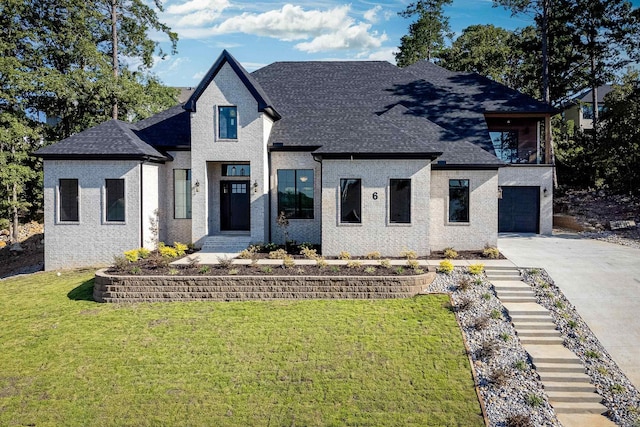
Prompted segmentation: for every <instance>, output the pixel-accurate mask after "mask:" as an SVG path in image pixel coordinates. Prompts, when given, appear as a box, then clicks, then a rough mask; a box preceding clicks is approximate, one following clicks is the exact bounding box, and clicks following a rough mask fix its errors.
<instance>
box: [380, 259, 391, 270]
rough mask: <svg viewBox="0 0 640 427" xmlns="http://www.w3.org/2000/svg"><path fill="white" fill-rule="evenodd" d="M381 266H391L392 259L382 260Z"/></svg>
mask: <svg viewBox="0 0 640 427" xmlns="http://www.w3.org/2000/svg"><path fill="white" fill-rule="evenodd" d="M380 267H382V268H391V261H389V260H388V259H383V260H380Z"/></svg>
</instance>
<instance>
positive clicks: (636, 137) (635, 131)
mask: <svg viewBox="0 0 640 427" xmlns="http://www.w3.org/2000/svg"><path fill="white" fill-rule="evenodd" d="M605 101H606V105H607V108H606V109H605V110H604V112H603V113H602V129H601V138H600V141H599V146H600V147H601V151H602V153H601V157H602V158H603V159H606V163H604V164H603V167H602V170H601V171H600V175H601V176H602V178H603V180H604V183H605V184H606V185H608V186H609V188H611V189H612V190H614V191H616V192H620V193H636V194H640V127H638V123H640V72H638V71H634V70H628V71H627V73H626V74H625V75H624V76H623V77H622V78H621V81H620V82H619V83H618V84H614V85H613V90H612V91H611V92H610V93H609V94H607V96H606V97H605Z"/></svg>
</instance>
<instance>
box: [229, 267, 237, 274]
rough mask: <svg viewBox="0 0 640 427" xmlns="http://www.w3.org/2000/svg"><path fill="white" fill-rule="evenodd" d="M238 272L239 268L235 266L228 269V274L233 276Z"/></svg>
mask: <svg viewBox="0 0 640 427" xmlns="http://www.w3.org/2000/svg"><path fill="white" fill-rule="evenodd" d="M238 273H239V270H238V269H237V268H232V269H230V270H229V276H235V275H236V274H238Z"/></svg>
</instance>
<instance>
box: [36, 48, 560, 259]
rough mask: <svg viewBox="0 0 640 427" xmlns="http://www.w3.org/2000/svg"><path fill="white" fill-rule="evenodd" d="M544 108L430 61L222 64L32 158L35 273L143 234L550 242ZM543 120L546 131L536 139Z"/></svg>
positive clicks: (368, 241)
mask: <svg viewBox="0 0 640 427" xmlns="http://www.w3.org/2000/svg"><path fill="white" fill-rule="evenodd" d="M551 113H553V110H551V109H550V107H548V106H547V105H545V104H543V103H541V102H538V101H536V100H534V99H533V98H530V97H528V96H525V95H522V94H520V93H518V92H516V91H514V90H511V89H508V88H507V87H505V86H503V85H500V84H498V83H495V82H492V81H490V80H488V79H486V78H483V77H481V76H479V75H477V74H469V73H457V72H450V71H447V70H445V69H443V68H440V67H438V66H436V65H433V64H431V63H429V62H426V61H425V62H420V63H417V64H414V65H412V66H410V67H407V68H404V69H401V68H398V67H396V66H394V65H392V64H390V63H388V62H358V61H350V62H278V63H274V64H271V65H269V66H266V67H264V68H262V69H259V70H257V71H255V72H253V73H248V72H247V71H246V70H245V69H244V68H243V67H242V66H241V65H240V63H238V62H237V61H236V60H235V59H234V58H233V57H232V56H231V55H230V54H229V53H228V52H226V51H224V52H223V53H222V54H221V55H220V57H219V58H218V59H217V60H216V61H215V63H214V64H213V66H212V67H211V69H210V70H209V72H208V73H207V74H206V76H205V77H204V78H203V80H202V82H201V83H200V84H199V86H198V87H197V88H196V89H195V91H194V92H193V94H192V95H191V97H190V98H189V100H188V101H187V102H186V103H185V104H184V105H179V106H176V107H173V108H170V109H168V110H167V111H164V112H162V113H159V114H157V115H155V116H153V117H151V118H148V119H146V120H142V121H140V122H138V123H134V124H129V123H124V122H121V121H117V120H111V121H108V122H105V123H102V124H101V125H98V126H96V127H94V128H91V129H88V130H85V131H83V132H81V133H78V134H76V135H74V136H72V137H70V138H67V139H65V140H62V141H60V142H59V143H57V144H54V145H51V146H48V147H45V148H42V149H40V150H38V152H37V153H36V155H38V156H40V157H42V158H43V159H44V198H45V212H46V214H45V268H46V269H48V270H51V269H56V268H63V267H75V266H81V265H91V264H100V263H109V262H111V261H112V260H113V256H114V255H115V254H120V253H122V252H123V251H125V250H128V249H132V248H136V247H139V246H146V247H153V245H154V241H155V240H156V238H159V240H160V241H165V242H168V243H172V242H174V241H180V242H193V243H194V244H195V245H196V247H202V246H205V247H206V248H210V249H212V250H213V248H212V245H214V242H218V241H221V239H226V240H224V241H225V242H226V244H232V243H234V242H235V243H237V244H238V246H242V245H246V244H247V243H248V242H269V241H274V242H280V243H282V242H283V240H284V236H283V230H282V229H281V228H280V227H279V226H278V223H277V217H278V214H279V213H280V212H284V213H285V215H286V216H287V217H288V218H289V226H288V230H287V231H288V235H289V238H290V239H292V240H296V241H297V242H311V243H314V244H321V245H322V253H323V254H324V255H327V256H332V255H337V254H338V253H339V252H340V251H343V250H346V251H349V252H350V253H351V254H352V255H364V254H366V253H368V252H371V251H380V252H381V253H382V254H384V255H386V256H397V255H399V254H400V252H401V251H403V250H406V249H411V250H415V251H417V252H418V253H420V254H428V253H429V252H430V251H433V250H442V249H444V248H447V247H453V248H455V249H457V250H475V249H482V248H484V247H485V246H486V245H490V246H495V245H496V243H497V236H498V232H502V231H505V232H532V233H544V234H549V233H551V229H552V169H553V167H552V166H551V165H550V164H549V163H550V162H549V153H550V150H549V149H548V146H547V142H545V141H548V138H545V137H544V136H543V133H545V132H543V130H542V129H543V128H544V129H546V130H547V131H548V130H549V126H548V123H549V118H550V114H551ZM545 123H546V124H547V125H546V126H545Z"/></svg>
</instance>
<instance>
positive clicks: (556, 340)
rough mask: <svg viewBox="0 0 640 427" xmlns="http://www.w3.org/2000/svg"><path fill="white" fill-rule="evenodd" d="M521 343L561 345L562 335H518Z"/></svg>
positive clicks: (562, 341)
mask: <svg viewBox="0 0 640 427" xmlns="http://www.w3.org/2000/svg"><path fill="white" fill-rule="evenodd" d="M519 338H520V342H521V343H522V344H525V345H526V344H534V345H562V344H563V343H564V340H563V339H562V337H560V336H558V337H522V336H519Z"/></svg>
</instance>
